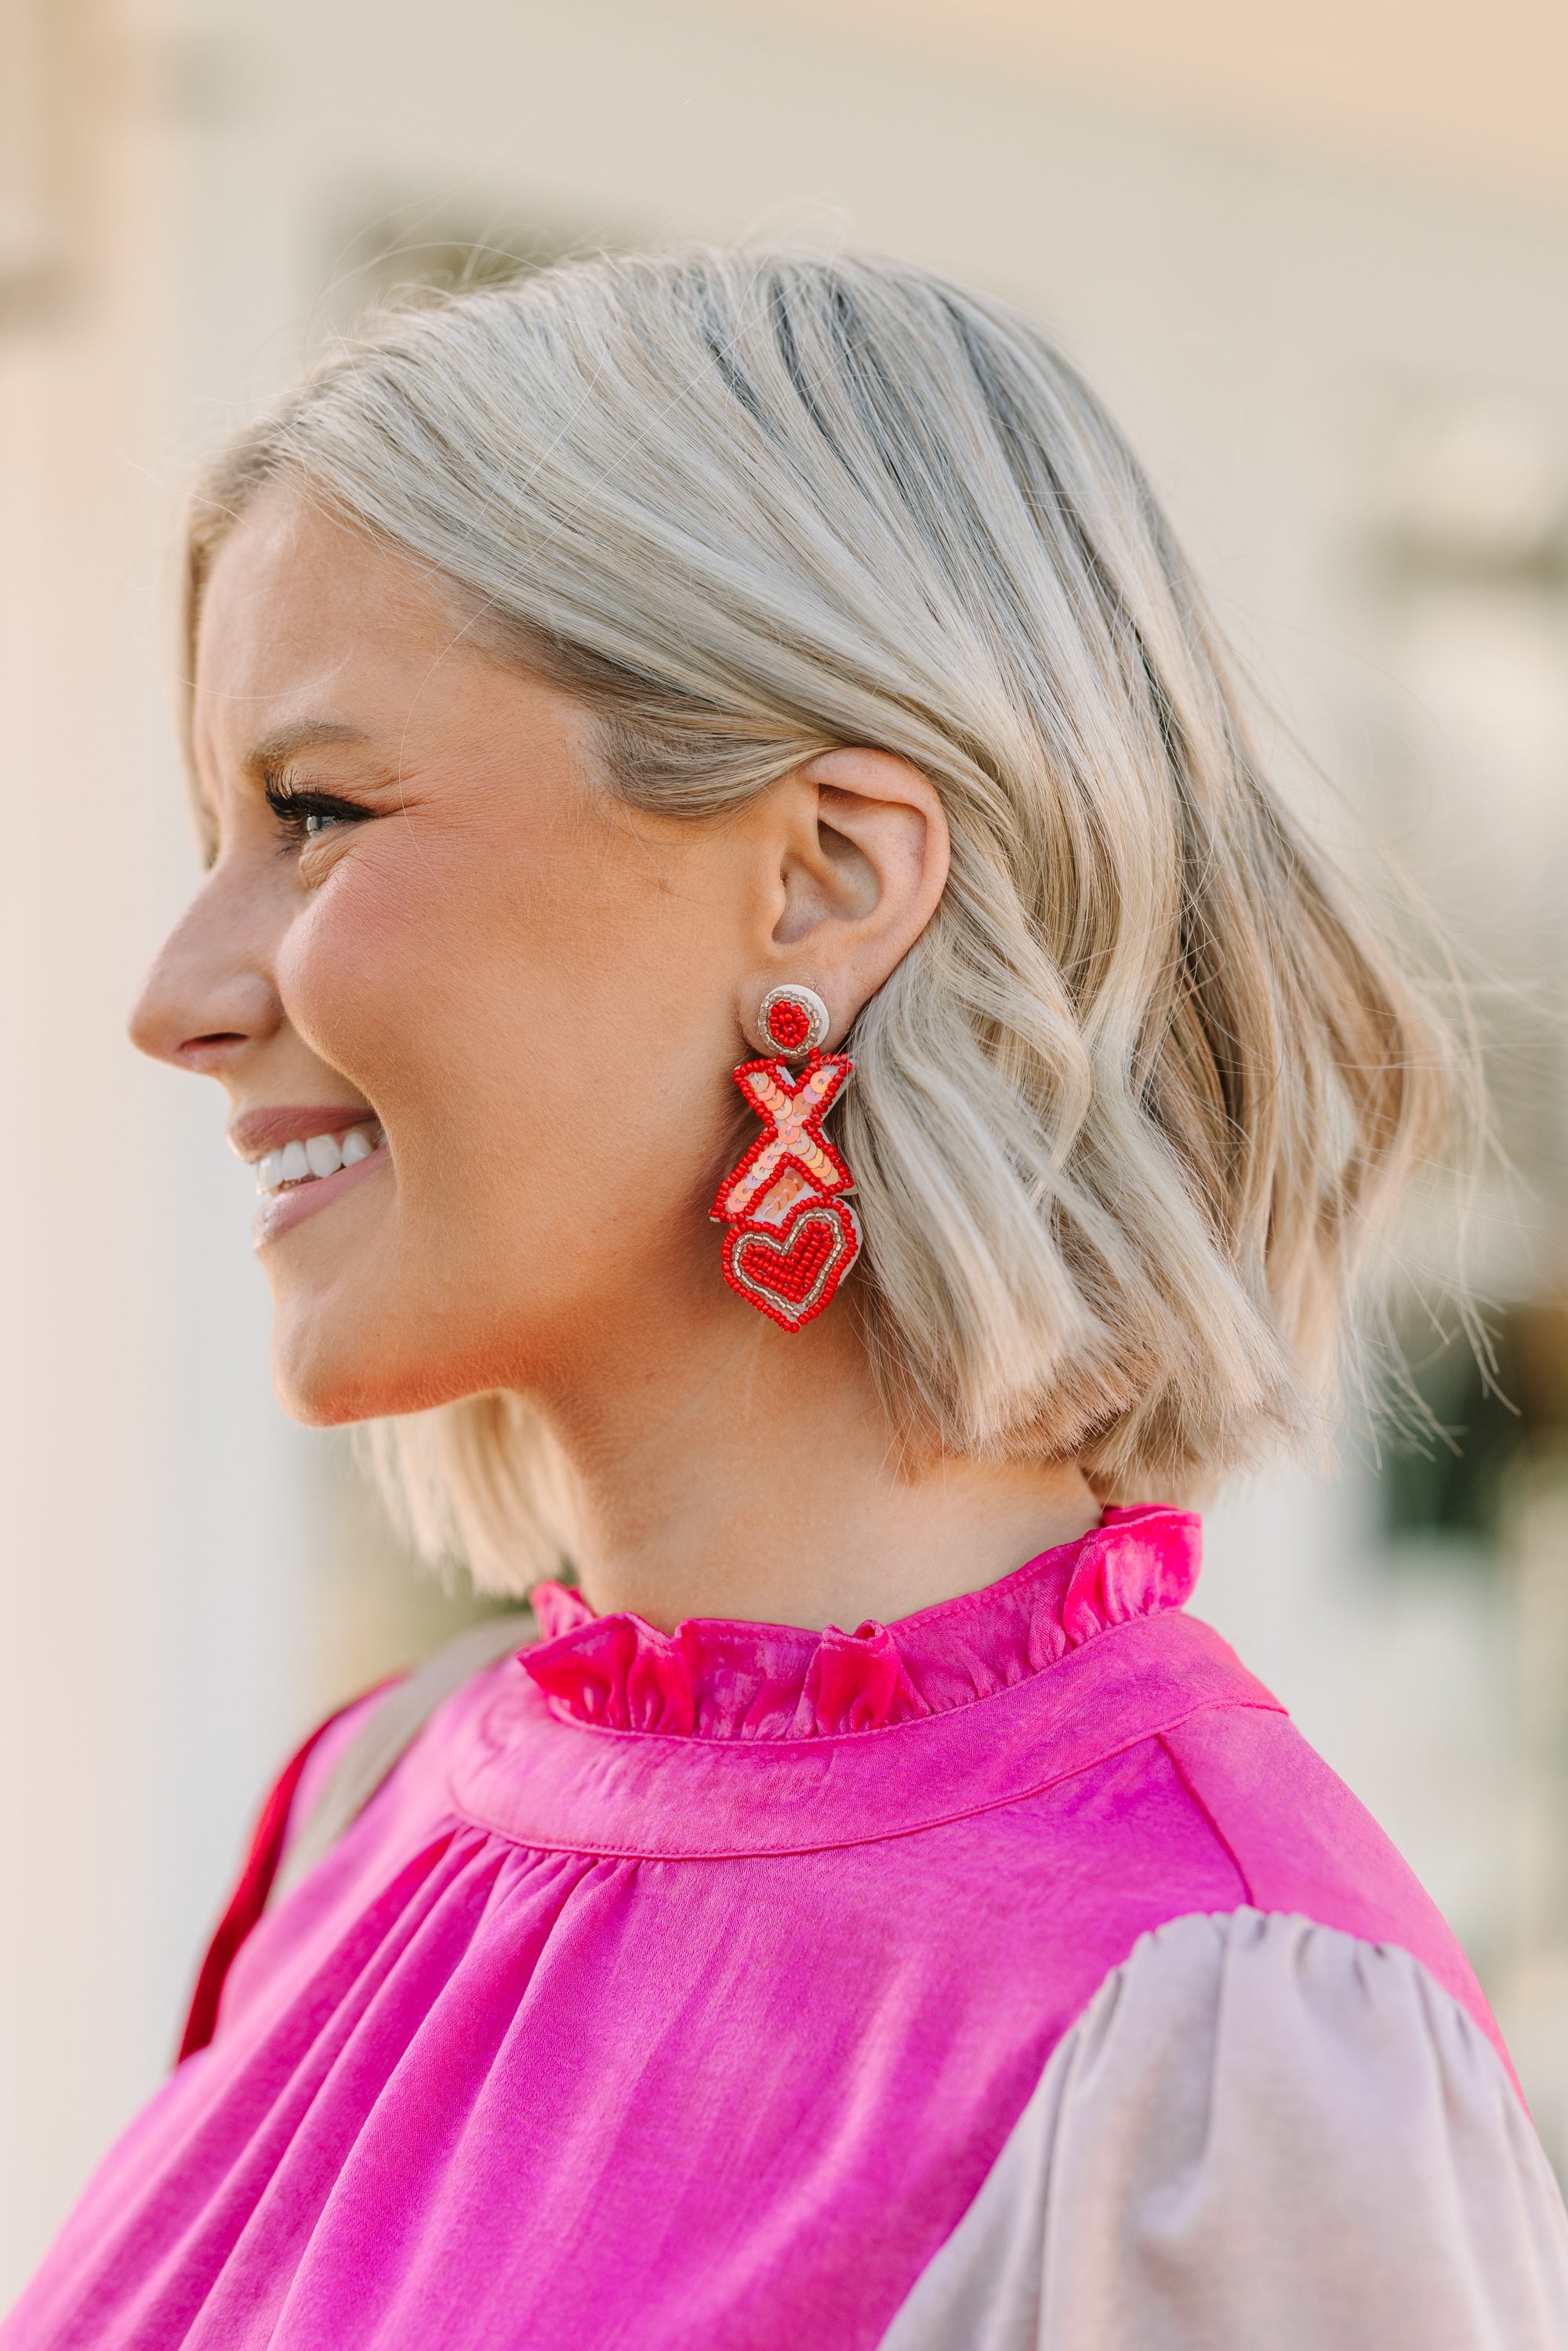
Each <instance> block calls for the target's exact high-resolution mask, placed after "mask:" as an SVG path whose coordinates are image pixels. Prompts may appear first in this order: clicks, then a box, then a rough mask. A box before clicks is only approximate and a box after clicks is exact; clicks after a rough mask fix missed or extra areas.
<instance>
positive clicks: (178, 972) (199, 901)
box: [131, 883, 280, 1073]
mask: <svg viewBox="0 0 1568 2351" xmlns="http://www.w3.org/2000/svg"><path fill="white" fill-rule="evenodd" d="M238 914H239V909H238V908H237V907H236V906H235V905H234V904H233V903H232V901H231V902H230V903H228V904H225V893H223V892H222V891H221V890H219V889H217V888H216V887H215V886H214V884H212V883H209V884H208V886H207V888H206V889H205V890H204V891H203V892H202V893H201V894H200V895H199V896H198V897H197V898H196V899H195V900H194V902H193V904H192V905H191V906H190V907H189V908H188V910H187V911H186V913H185V914H183V916H182V918H181V920H180V921H179V922H178V923H177V924H176V925H175V926H174V928H173V930H172V932H171V933H170V935H169V936H168V938H167V939H166V940H165V941H164V943H163V946H162V950H161V952H160V954H159V956H158V958H157V961H156V962H155V963H154V964H153V966H152V970H151V971H150V972H149V973H148V975H147V977H146V979H145V980H144V981H143V982H142V986H141V995H140V996H139V997H138V998H137V1000H136V1004H135V1008H134V1009H133V1010H132V1012H131V1043H132V1044H133V1045H137V1046H139V1047H140V1048H141V1051H142V1052H144V1053H151V1054H152V1057H153V1059H154V1060H155V1061H168V1062H170V1063H172V1066H173V1067H174V1068H175V1069H177V1070H196V1071H210V1072H214V1073H218V1072H221V1071H225V1070H226V1069H227V1068H229V1067H230V1066H231V1065H232V1064H233V1063H234V1062H235V1061H237V1060H239V1059H240V1058H241V1056H242V1055H243V1054H244V1053H245V1052H246V1050H248V1049H249V1048H250V1047H253V1046H255V1045H257V1044H260V1043H262V1042H264V1041H265V1040H266V1039H267V1038H268V1037H270V1036H271V1035H273V1034H274V1032H275V1031H276V1029H277V1026H278V1022H279V1019H280V1013H279V1008H278V1003H277V995H276V994H275V992H274V989H273V986H272V982H271V980H270V978H269V977H268V976H267V970H266V968H265V967H264V965H263V962H262V960H261V959H260V958H259V957H258V956H255V955H254V954H252V953H249V952H247V951H246V945H245V943H244V941H243V938H242V937H241V935H240V932H241V930H242V925H241V924H240V923H239V922H238V921H237V920H236V917H237V915H238Z"/></svg>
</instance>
